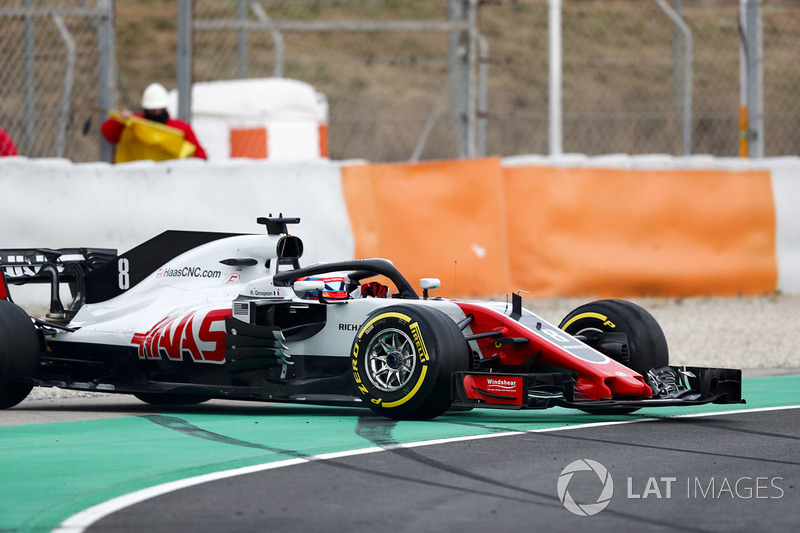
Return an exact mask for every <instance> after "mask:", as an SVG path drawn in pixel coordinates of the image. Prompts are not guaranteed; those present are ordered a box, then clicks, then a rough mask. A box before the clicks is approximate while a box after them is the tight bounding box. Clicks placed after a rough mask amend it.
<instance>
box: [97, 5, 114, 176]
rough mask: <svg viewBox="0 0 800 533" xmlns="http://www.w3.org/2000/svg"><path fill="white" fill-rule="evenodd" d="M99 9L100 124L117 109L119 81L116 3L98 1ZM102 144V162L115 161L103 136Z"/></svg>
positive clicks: (98, 81)
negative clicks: (109, 113) (116, 85)
mask: <svg viewBox="0 0 800 533" xmlns="http://www.w3.org/2000/svg"><path fill="white" fill-rule="evenodd" d="M97 7H98V8H100V9H101V10H103V14H102V15H101V16H100V21H99V24H98V25H97V30H96V32H97V67H98V73H97V85H98V87H97V88H98V96H99V100H100V101H99V104H100V109H99V113H98V115H99V120H100V124H102V123H103V121H104V120H105V119H106V118H107V117H108V110H109V109H114V108H115V107H116V105H117V104H116V93H115V81H116V79H117V66H116V61H115V57H116V52H115V42H116V37H115V35H114V1H113V0H97ZM98 137H99V142H100V161H105V162H107V163H111V162H113V161H114V147H113V146H112V145H110V144H109V143H108V142H107V141H106V140H105V138H104V137H103V136H102V135H98Z"/></svg>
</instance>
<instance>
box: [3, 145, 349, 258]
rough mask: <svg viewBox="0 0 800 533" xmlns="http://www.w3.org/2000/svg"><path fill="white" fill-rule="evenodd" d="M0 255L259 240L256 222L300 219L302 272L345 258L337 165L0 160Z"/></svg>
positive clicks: (343, 211)
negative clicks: (21, 250) (216, 234)
mask: <svg viewBox="0 0 800 533" xmlns="http://www.w3.org/2000/svg"><path fill="white" fill-rule="evenodd" d="M0 191H2V192H0V248H16V247H48V248H63V247H80V246H94V247H107V248H117V249H118V250H119V252H120V253H122V252H125V251H127V250H129V249H130V248H132V247H134V246H136V245H137V244H139V243H141V242H144V241H145V240H147V239H149V238H151V237H154V236H155V235H158V234H159V233H161V232H163V231H166V230H168V229H183V230H197V231H220V232H238V233H259V232H264V231H266V230H265V229H264V227H263V226H258V225H257V224H256V218H257V217H259V216H266V215H268V214H269V213H272V214H274V215H277V214H278V213H283V214H284V215H285V216H298V217H300V218H301V223H300V224H299V225H298V226H293V227H290V231H291V232H292V233H294V234H296V235H298V236H300V237H301V238H302V239H303V241H304V242H305V245H306V246H305V250H306V253H305V256H304V258H303V263H304V264H309V263H313V262H318V261H327V260H341V259H350V258H352V256H353V250H354V244H353V236H352V232H351V231H350V222H349V219H348V216H347V209H346V207H345V201H344V197H343V196H342V186H341V178H340V164H338V163H331V162H329V161H326V160H321V161H310V162H292V163H288V162H285V163H281V162H270V161H262V160H258V161H257V160H246V159H239V160H232V161H227V162H222V163H216V164H209V163H207V162H205V161H200V160H177V161H166V162H160V163H154V162H152V161H139V162H134V163H127V164H123V165H109V164H105V163H83V164H74V163H71V162H70V161H67V160H63V159H27V158H22V157H14V158H0Z"/></svg>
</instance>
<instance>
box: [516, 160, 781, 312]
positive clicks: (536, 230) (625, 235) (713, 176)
mask: <svg viewBox="0 0 800 533" xmlns="http://www.w3.org/2000/svg"><path fill="white" fill-rule="evenodd" d="M504 176H505V186H506V187H505V193H506V208H507V223H508V227H509V228H516V230H513V231H512V230H509V248H510V249H511V250H513V252H512V254H511V258H510V261H511V277H512V281H513V282H514V285H515V287H522V288H527V290H530V291H531V292H532V293H533V294H534V295H536V296H537V297H543V296H598V297H612V296H616V297H618V296H643V295H653V296H655V295H664V296H688V295H736V294H763V293H766V292H772V291H774V290H775V288H776V284H777V263H776V256H775V209H774V205H773V196H772V190H771V185H770V174H769V172H766V171H749V172H724V171H714V170H668V171H656V170H611V169H592V168H573V169H559V168H547V167H509V168H505V169H504Z"/></svg>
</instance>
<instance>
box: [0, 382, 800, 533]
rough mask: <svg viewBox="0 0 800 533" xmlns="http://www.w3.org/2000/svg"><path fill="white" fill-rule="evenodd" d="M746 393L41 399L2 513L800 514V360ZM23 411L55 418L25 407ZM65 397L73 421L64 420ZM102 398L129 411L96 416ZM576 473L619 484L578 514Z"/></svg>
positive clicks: (343, 525) (694, 520) (334, 527)
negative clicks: (650, 399)
mask: <svg viewBox="0 0 800 533" xmlns="http://www.w3.org/2000/svg"><path fill="white" fill-rule="evenodd" d="M745 395H746V397H747V398H748V405H742V406H738V405H737V406H732V407H731V406H708V407H703V408H696V409H677V408H669V409H661V410H655V409H650V410H647V411H640V412H639V413H637V414H635V415H628V416H613V417H612V416H588V415H583V414H580V413H576V412H573V411H568V410H563V409H551V410H548V411H541V412H540V411H526V412H512V411H486V410H480V411H479V410H475V411H471V412H459V413H452V414H448V415H445V416H443V417H440V418H438V419H436V420H435V421H432V422H394V421H391V420H387V419H383V418H380V417H377V416H373V415H371V414H370V413H369V412H368V411H364V410H361V409H351V408H318V407H311V406H273V405H270V406H263V405H255V404H247V405H246V406H243V405H240V404H238V403H236V404H230V403H228V404H226V403H224V402H213V403H212V404H208V405H204V406H196V407H192V408H186V409H182V410H170V411H164V410H163V409H162V410H158V409H156V408H153V407H149V406H144V405H142V404H137V403H136V402H135V401H132V400H129V399H126V398H124V397H123V398H121V399H117V398H113V401H110V400H106V399H95V401H94V402H93V403H92V402H91V401H84V402H79V403H80V407H79V408H77V409H76V408H74V407H69V405H67V406H66V407H62V406H61V405H52V406H50V407H47V406H44V405H42V404H41V402H33V403H29V404H23V405H22V406H20V407H19V408H17V409H14V410H9V411H7V412H5V413H3V414H0V424H10V425H4V427H0V453H2V454H3V463H2V464H3V466H2V467H0V468H2V470H0V480H2V487H0V531H5V530H10V531H47V530H51V529H54V528H57V527H58V526H59V525H60V524H61V525H62V526H72V527H63V528H62V531H81V530H86V531H141V530H147V531H156V532H158V531H171V532H172V531H176V530H178V531H188V530H197V531H357V530H369V531H372V530H376V529H380V530H384V531H485V530H487V529H490V530H494V531H519V530H520V529H523V530H526V531H527V530H530V531H539V530H545V529H550V530H562V529H566V528H571V529H572V528H576V529H578V530H585V529H589V528H591V529H593V530H597V529H600V530H611V529H612V528H614V529H616V530H619V531H628V530H637V531H640V530H645V531H658V530H663V531H668V530H681V531H746V530H747V531H753V530H758V531H766V530H769V531H798V530H800V515H798V512H797V508H798V503H800V492H799V488H800V487H799V485H798V484H800V442H799V441H800V416H799V415H800V409H797V408H793V407H792V406H798V405H800V378H799V377H796V376H783V377H768V378H753V379H750V380H745ZM97 400H99V401H97ZM70 409H72V411H70ZM731 410H733V411H737V410H738V411H739V412H729V413H726V414H713V415H711V413H714V412H720V411H731ZM25 411H29V413H27V414H28V416H30V415H34V417H35V418H37V417H38V420H39V421H40V422H41V423H33V424H31V423H24V424H18V423H17V422H15V421H14V419H17V418H18V417H21V416H22V414H18V413H24V412H25ZM64 411H67V412H71V413H73V414H72V415H70V417H69V419H70V420H75V421H69V422H51V421H49V420H50V419H52V418H58V417H57V416H56V415H57V414H58V413H62V412H64ZM98 412H103V413H106V414H105V416H113V418H98V419H94V420H92V419H90V418H93V417H94V416H95V415H98ZM101 414H102V413H101ZM6 415H8V416H6ZM696 415H704V416H696ZM706 415H711V416H706ZM15 424H16V425H15ZM586 424H590V425H588V426H586ZM437 439H438V440H437ZM582 459H588V460H591V461H596V463H595V464H600V465H602V467H604V468H605V469H607V472H608V474H610V478H611V480H612V481H613V491H612V492H607V493H603V492H602V491H603V487H604V485H603V482H602V481H601V478H600V477H598V474H596V473H595V472H593V471H578V472H576V473H575V474H574V476H572V477H571V479H567V478H564V477H562V476H563V475H564V474H563V472H564V469H565V467H567V465H570V464H571V463H573V462H575V461H579V460H582ZM584 464H586V463H584ZM234 469H239V470H238V471H237V470H234ZM231 470H234V473H236V472H238V473H239V475H235V476H230V477H229V474H227V473H225V472H230V471H231ZM198 476H200V477H198ZM203 476H205V477H203ZM560 477H561V478H562V479H563V480H565V481H568V484H566V486H567V492H568V493H569V497H571V498H572V499H573V500H574V501H575V502H576V503H579V504H582V505H591V504H594V503H595V502H596V501H597V500H598V499H599V498H601V497H602V494H608V495H610V494H613V497H611V499H610V500H609V499H606V500H604V501H607V507H605V508H604V509H602V510H600V511H599V512H598V513H597V514H594V515H593V516H577V515H575V514H573V513H572V512H570V511H569V510H567V509H566V508H565V506H564V505H563V504H562V502H561V500H560V498H559V491H558V489H557V486H558V483H559V478H560ZM187 479H188V480H189V481H186V480H187ZM605 479H606V481H607V479H608V478H605ZM192 480H194V481H192ZM198 481H205V482H203V483H199V482H198ZM170 484H172V485H170ZM153 487H155V489H154V488H153ZM177 487H183V488H180V489H179V490H169V489H174V488H177ZM137 491H140V492H137ZM148 491H149V492H148ZM143 494H144V495H150V496H151V497H149V498H142V497H141V496H142V495H143ZM562 496H563V494H562ZM115 498H116V499H115ZM92 506H95V507H92ZM587 508H588V507H587ZM86 509H89V511H88V512H87V511H84V510H86ZM92 513H94V514H92ZM70 517H71V518H70ZM65 520H66V522H65Z"/></svg>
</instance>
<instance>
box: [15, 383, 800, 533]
mask: <svg viewBox="0 0 800 533" xmlns="http://www.w3.org/2000/svg"><path fill="white" fill-rule="evenodd" d="M743 396H744V397H745V399H746V400H747V404H737V405H707V406H701V407H693V408H677V407H669V408H661V409H643V410H641V411H638V412H637V413H634V414H632V415H624V416H620V415H617V416H596V415H587V414H584V413H581V412H578V411H573V410H569V409H562V408H553V409H549V410H544V411H506V410H478V409H476V410H473V411H469V412H452V413H448V414H446V415H444V416H441V417H439V418H437V419H435V420H432V421H425V422H395V421H391V420H388V419H384V418H382V417H378V416H376V415H374V414H373V413H372V412H371V411H369V410H366V409H363V408H355V407H354V408H344V407H319V406H311V405H277V404H258V403H244V402H223V401H213V402H209V403H207V404H202V405H199V406H193V407H185V408H167V409H165V408H156V407H153V406H148V405H145V404H142V403H140V402H138V400H136V399H135V398H133V397H130V399H129V400H130V401H129V402H128V401H127V400H126V401H125V402H124V403H119V402H117V403H115V404H114V405H113V406H112V407H109V404H108V403H104V402H106V397H99V398H92V399H88V400H90V401H83V402H82V403H81V408H80V409H81V410H83V411H85V412H87V413H88V412H91V411H92V409H93V407H92V403H91V402H96V405H97V407H96V410H102V411H104V412H107V413H108V415H107V416H108V418H96V419H81V420H74V421H63V422H53V421H47V422H43V423H19V422H13V421H9V420H10V419H11V418H12V417H14V416H16V415H17V414H18V413H19V412H20V411H26V412H27V413H28V414H30V415H36V414H37V411H41V410H46V411H48V413H47V415H48V416H47V417H46V418H47V419H48V420H58V419H59V418H58V416H57V415H58V411H59V410H60V409H61V410H67V409H69V407H68V406H67V405H66V404H68V403H69V401H65V402H61V403H60V404H55V405H54V404H45V403H44V402H26V403H23V404H21V405H20V406H18V407H17V408H14V409H12V410H9V411H6V412H0V454H2V462H1V463H0V531H49V530H54V529H59V528H61V529H60V530H61V531H82V530H83V529H84V528H88V527H90V526H91V525H92V524H93V523H95V522H96V521H98V520H100V519H102V518H104V517H106V516H109V515H111V514H112V513H114V512H116V511H118V510H122V509H125V508H127V507H129V506H131V505H134V504H136V503H138V502H142V501H147V500H148V499H151V498H155V497H158V496H161V495H164V494H168V493H170V492H172V491H175V490H178V489H181V488H185V487H191V486H197V485H200V484H202V483H206V482H211V481H215V480H219V479H224V478H227V477H230V476H237V475H244V474H248V473H253V472H259V471H266V470H270V469H275V468H281V467H292V466H294V465H303V464H309V463H312V462H314V461H322V462H324V461H325V460H328V459H341V458H343V457H349V456H357V455H361V454H373V453H376V452H380V451H384V450H392V449H397V448H404V447H409V448H418V447H423V446H429V445H447V444H449V443H459V442H461V443H463V442H467V441H473V442H479V441H481V440H482V439H486V438H490V437H503V436H510V435H515V434H523V435H524V434H526V433H536V432H557V431H565V430H569V431H572V430H576V429H581V430H583V431H587V430H591V428H593V427H606V426H609V425H612V424H630V423H633V422H644V423H651V424H659V423H668V422H667V421H668V420H670V419H673V418H680V417H686V416H700V417H701V419H702V417H703V415H712V414H713V415H714V416H718V413H725V412H733V411H738V412H747V411H750V412H752V410H764V411H769V410H782V409H787V408H789V409H790V408H793V407H800V376H771V377H752V378H745V379H744V380H743ZM114 399H115V400H117V398H116V397H115V398H114ZM115 411H117V412H115ZM790 412H791V413H792V414H791V416H792V417H793V418H794V419H796V418H797V413H800V411H795V410H791V411H790ZM39 414H41V413H39ZM54 415H55V416H54ZM33 418H36V416H34V417H33ZM665 419H666V420H665ZM4 420H5V421H4ZM7 424H11V425H7ZM694 427H695V428H696V431H699V432H701V433H702V431H703V429H702V428H703V423H702V422H700V423H697V424H695V426H694ZM794 429H796V426H795V427H794V428H792V429H790V428H776V427H772V426H770V425H767V424H766V423H765V424H764V427H763V428H759V431H763V433H764V434H765V435H767V434H770V433H774V432H781V431H782V430H785V431H794ZM666 433H667V434H668V433H669V432H666ZM732 438H736V437H732ZM793 438H794V439H800V435H795V436H794V437H793ZM662 440H663V442H662V443H661V444H662V445H663V446H664V447H666V448H668V447H669V446H670V440H669V437H666V438H664V439H662ZM495 442H497V441H495ZM704 445H707V443H704ZM794 448H795V449H796V444H795V445H794ZM651 453H652V452H651ZM582 458H583V457H578V456H576V457H574V458H572V459H570V460H578V459H582ZM795 458H796V452H795ZM787 459H791V457H787ZM528 460H529V461H530V462H535V461H537V457H536V456H535V455H534V454H531V456H530V458H529V459H528ZM541 460H550V461H552V460H553V457H543V458H542V459H541ZM483 461H489V462H490V461H491V456H489V457H485V458H483ZM566 464H567V463H564V465H560V464H559V470H560V467H561V466H566ZM647 474H648V473H647V472H644V473H643V475H645V476H646V475H647ZM722 474H724V472H723V473H720V475H721V476H722ZM792 476H794V472H793V473H792ZM792 476H787V479H786V480H785V483H786V485H785V486H784V487H782V490H781V492H782V493H788V494H786V497H787V498H793V499H794V500H795V502H796V500H797V487H798V483H800V479H797V478H796V476H795V479H790V477H792ZM555 482H556V479H553V480H552V493H553V497H554V498H556V499H555V502H556V504H557V503H558V499H557V496H556V490H555ZM617 483H618V486H617V488H616V489H615V490H616V492H617V493H620V494H622V493H624V491H625V490H626V487H625V486H624V483H623V482H622V481H618V482H617ZM789 487H791V488H789ZM651 489H652V487H651ZM628 490H629V491H630V490H631V489H630V487H629V488H628ZM635 490H636V491H638V493H642V491H643V490H647V487H646V486H641V487H636V488H635ZM651 492H652V490H651ZM782 495H783V494H782ZM301 503H302V502H298V505H300V504H301ZM209 505H210V504H209ZM559 511H560V512H562V513H564V514H565V515H566V516H569V512H567V511H566V510H565V509H564V508H563V507H562V508H560V509H559ZM220 512H221V513H224V510H222V509H220ZM265 518H267V519H268V516H267V517H265ZM532 519H533V518H532ZM768 523H769V522H765V525H767V524H768ZM296 525H297V526H298V527H300V526H301V524H296ZM300 528H301V529H302V527H300Z"/></svg>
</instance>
